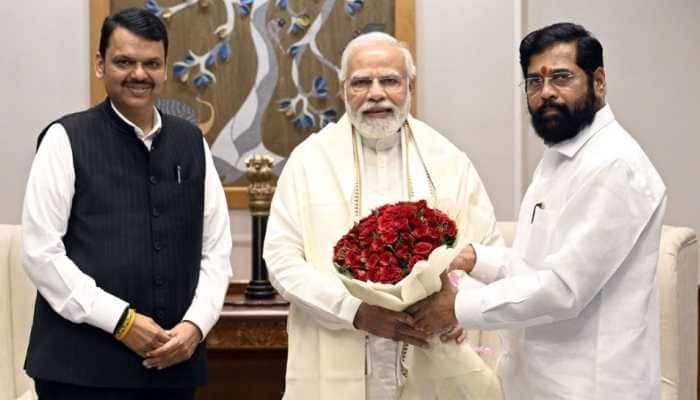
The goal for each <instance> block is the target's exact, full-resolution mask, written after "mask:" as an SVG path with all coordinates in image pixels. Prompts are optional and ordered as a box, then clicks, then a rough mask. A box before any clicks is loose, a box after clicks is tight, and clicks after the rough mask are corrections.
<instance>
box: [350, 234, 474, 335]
mask: <svg viewBox="0 0 700 400" xmlns="http://www.w3.org/2000/svg"><path fill="white" fill-rule="evenodd" d="M475 264H476V252H475V251H474V248H473V247H472V246H471V245H468V246H466V247H465V248H464V249H462V250H461V251H460V252H459V254H458V255H457V256H456V257H455V258H454V260H452V262H451V263H450V265H449V267H448V268H447V270H446V271H445V272H443V273H442V274H441V275H440V280H441V282H442V287H441V289H440V291H438V292H436V293H433V294H432V295H430V296H428V297H426V298H425V299H423V300H421V301H419V302H417V303H415V304H413V305H411V306H410V307H408V308H407V309H405V310H404V311H402V312H398V311H392V310H388V309H386V308H383V307H379V306H373V305H370V304H367V303H364V302H363V303H362V304H360V307H359V308H358V310H357V314H355V320H354V325H355V328H357V329H360V330H363V331H365V332H368V333H371V334H373V335H375V336H381V337H385V338H389V339H392V340H395V341H403V342H406V343H408V344H411V345H414V346H420V347H427V346H428V340H429V339H430V338H432V337H433V336H435V335H440V339H441V340H442V341H443V342H445V341H449V340H455V341H456V342H457V343H461V342H463V341H464V337H465V334H464V330H463V329H462V327H461V326H459V324H458V322H457V318H456V316H455V311H454V306H455V297H456V296H457V288H456V286H455V284H454V283H453V282H452V281H451V280H450V272H452V271H455V270H461V271H464V272H465V273H469V272H471V270H472V269H473V268H474V265H475Z"/></svg>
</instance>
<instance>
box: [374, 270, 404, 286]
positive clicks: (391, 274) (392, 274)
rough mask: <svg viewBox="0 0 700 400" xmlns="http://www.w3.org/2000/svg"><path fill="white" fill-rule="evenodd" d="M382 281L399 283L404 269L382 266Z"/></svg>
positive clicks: (380, 274)
mask: <svg viewBox="0 0 700 400" xmlns="http://www.w3.org/2000/svg"><path fill="white" fill-rule="evenodd" d="M379 277H380V281H381V282H384V283H397V282H398V281H400V280H401V278H403V270H401V268H399V267H386V268H382V269H381V271H380V272H379Z"/></svg>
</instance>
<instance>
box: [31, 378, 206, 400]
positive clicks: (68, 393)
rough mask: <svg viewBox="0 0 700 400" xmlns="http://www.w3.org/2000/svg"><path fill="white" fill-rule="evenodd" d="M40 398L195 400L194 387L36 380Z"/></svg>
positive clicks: (35, 383)
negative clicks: (108, 385)
mask: <svg viewBox="0 0 700 400" xmlns="http://www.w3.org/2000/svg"><path fill="white" fill-rule="evenodd" d="M34 386H35V387H36V392H37V394H38V395H39V400H194V390H195V389H194V388H178V389H122V388H96V387H88V386H76V385H71V384H68V383H60V382H52V381H44V380H41V379H37V380H35V381H34Z"/></svg>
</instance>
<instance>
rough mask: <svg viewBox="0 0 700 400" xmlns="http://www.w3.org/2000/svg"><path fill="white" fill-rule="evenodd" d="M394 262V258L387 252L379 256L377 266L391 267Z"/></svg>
mask: <svg viewBox="0 0 700 400" xmlns="http://www.w3.org/2000/svg"><path fill="white" fill-rule="evenodd" d="M394 260H396V257H394V255H393V254H391V253H390V252H388V251H385V252H384V253H382V254H381V255H380V256H379V264H380V265H382V266H387V265H391V264H393V263H394Z"/></svg>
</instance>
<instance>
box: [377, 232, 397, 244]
mask: <svg viewBox="0 0 700 400" xmlns="http://www.w3.org/2000/svg"><path fill="white" fill-rule="evenodd" d="M380 238H381V240H382V242H383V243H384V244H387V245H388V244H394V242H396V240H397V239H398V238H399V235H397V234H396V231H389V232H384V233H382V235H381V236H380Z"/></svg>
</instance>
